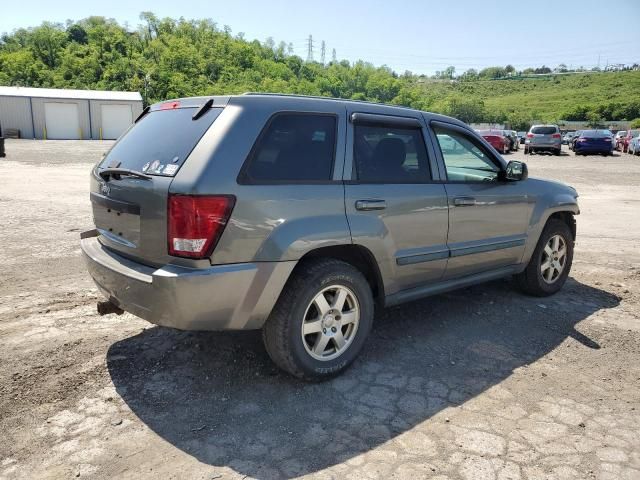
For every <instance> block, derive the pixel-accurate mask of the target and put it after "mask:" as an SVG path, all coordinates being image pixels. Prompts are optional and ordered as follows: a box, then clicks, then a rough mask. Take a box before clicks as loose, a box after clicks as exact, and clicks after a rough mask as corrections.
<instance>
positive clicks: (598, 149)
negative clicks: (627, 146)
mask: <svg viewBox="0 0 640 480" xmlns="http://www.w3.org/2000/svg"><path fill="white" fill-rule="evenodd" d="M573 151H574V152H580V153H583V152H589V153H610V152H612V151H613V145H582V144H579V143H576V144H575V145H574V146H573Z"/></svg>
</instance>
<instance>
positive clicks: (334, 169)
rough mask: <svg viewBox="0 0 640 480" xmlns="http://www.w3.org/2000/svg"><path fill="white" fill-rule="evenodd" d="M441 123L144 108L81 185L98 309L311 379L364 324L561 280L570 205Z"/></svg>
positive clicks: (357, 346) (351, 112)
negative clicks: (227, 336)
mask: <svg viewBox="0 0 640 480" xmlns="http://www.w3.org/2000/svg"><path fill="white" fill-rule="evenodd" d="M527 177H528V175H527V168H526V165H525V164H523V163H521V162H517V161H511V162H509V163H507V162H505V161H504V160H503V158H502V157H501V156H500V154H499V153H498V152H497V151H496V150H494V149H493V148H492V147H491V145H489V144H488V143H487V142H486V141H484V140H483V138H482V137H480V136H478V135H477V134H476V133H475V132H474V131H473V130H472V129H471V128H469V127H468V126H467V125H465V124H464V123H462V122H460V121H458V120H455V119H453V118H449V117H445V116H442V115H436V114H432V113H426V112H421V111H416V110H412V109H408V108H402V107H395V106H386V105H377V104H371V103H365V102H355V101H343V100H336V99H326V98H313V97H299V96H287V95H268V94H246V95H239V96H231V97H218V96H216V97H207V98H186V99H180V100H172V101H169V102H164V103H160V104H156V105H152V106H151V107H148V108H147V109H145V110H144V112H143V113H142V114H141V116H140V118H138V119H137V120H136V122H135V124H134V125H133V127H132V128H131V129H130V130H128V131H127V132H126V133H125V134H124V135H123V136H122V137H121V138H120V139H119V140H118V142H116V143H115V144H114V146H113V147H112V148H111V150H110V151H109V152H108V153H107V155H106V156H105V158H104V159H103V160H102V161H101V162H100V163H99V164H98V165H96V166H95V168H94V169H93V171H92V172H91V189H90V190H91V193H90V199H91V204H92V207H93V217H94V222H95V229H94V230H91V231H88V232H84V233H83V234H82V235H81V246H82V251H83V253H84V257H85V259H86V262H87V266H88V270H89V273H90V274H91V276H92V277H93V279H94V281H95V283H96V284H97V286H98V287H99V289H100V291H101V292H102V293H103V294H104V296H105V297H106V301H104V302H100V303H99V306H98V307H99V308H98V309H99V312H100V313H110V312H111V313H122V311H123V310H126V311H128V312H131V313H133V314H134V315H137V316H139V317H141V318H144V319H146V320H148V321H150V322H152V323H155V324H158V325H163V326H167V327H173V328H178V329H188V330H238V329H262V331H263V337H264V343H265V346H266V349H267V351H268V353H269V355H270V356H271V358H272V359H273V360H274V362H275V363H276V364H277V365H278V366H280V367H281V368H282V369H284V370H286V371H288V372H290V373H291V374H293V375H295V376H297V377H300V378H305V379H311V380H318V379H323V378H327V377H330V376H332V375H335V374H337V373H338V372H340V371H341V370H343V369H344V368H345V367H347V366H348V365H349V364H350V363H351V362H352V361H353V360H354V359H355V357H356V356H357V354H358V353H359V351H360V350H361V349H362V347H363V344H364V342H365V340H366V337H367V335H368V333H369V331H370V329H371V326H372V322H373V317H374V308H382V307H385V306H391V305H397V304H400V303H403V302H407V301H411V300H415V299H418V298H422V297H425V296H427V295H433V294H437V293H441V292H445V291H447V290H452V289H455V288H460V287H465V286H468V285H472V284H475V283H479V282H485V281H488V280H492V279H497V278H501V277H505V276H510V275H513V276H515V279H516V281H517V284H518V285H520V287H521V288H522V289H523V290H524V291H525V292H528V293H530V294H533V295H539V296H544V295H550V294H553V293H555V292H557V291H558V290H560V288H561V287H562V285H563V284H564V283H565V280H566V279H567V276H568V274H569V270H570V268H571V262H572V257H573V245H574V239H575V234H576V224H575V221H574V216H575V215H576V214H578V213H579V210H578V205H577V202H576V199H577V197H578V195H577V193H576V191H575V190H574V189H573V188H571V187H568V186H566V185H563V184H560V183H556V182H550V181H544V180H539V179H534V178H527Z"/></svg>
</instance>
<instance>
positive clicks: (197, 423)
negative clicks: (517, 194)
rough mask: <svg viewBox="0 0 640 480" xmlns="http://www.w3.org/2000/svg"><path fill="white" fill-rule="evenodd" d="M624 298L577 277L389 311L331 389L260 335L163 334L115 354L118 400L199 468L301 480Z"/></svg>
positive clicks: (483, 382)
mask: <svg viewBox="0 0 640 480" xmlns="http://www.w3.org/2000/svg"><path fill="white" fill-rule="evenodd" d="M618 303H619V298H618V297H616V296H614V295H612V294H610V293H608V292H605V291H603V290H600V289H597V288H593V287H591V286H587V285H585V284H582V283H579V282H577V281H575V280H572V279H569V281H568V282H567V284H566V286H565V288H564V289H563V291H562V292H561V293H559V294H557V295H556V296H554V297H551V298H546V299H540V298H531V297H526V296H524V295H522V294H520V293H518V292H516V291H515V289H514V288H513V287H512V285H511V282H510V281H507V280H501V281H496V282H491V283H489V284H486V285H480V286H475V287H471V288H467V289H464V290H460V291H456V292H452V293H449V294H445V295H440V296H437V297H432V298H429V299H425V300H421V301H417V302H413V303H411V304H408V305H404V306H400V307H395V308H391V309H387V310H384V311H381V312H379V313H378V314H377V315H376V320H375V326H374V329H373V331H372V333H371V336H370V338H369V340H368V342H367V344H366V346H365V349H364V350H363V352H362V354H361V356H360V358H359V359H358V360H357V361H356V362H355V363H354V365H353V366H352V367H351V368H350V369H349V370H347V371H346V372H345V373H344V374H343V375H342V376H340V377H338V378H336V379H333V380H331V381H328V382H324V383H321V384H309V383H304V382H301V381H298V380H296V379H294V378H291V377H290V376H288V375H286V374H283V373H281V372H279V371H278V370H277V369H276V368H275V367H274V366H273V365H272V363H271V362H270V360H269V358H268V357H267V354H266V352H265V350H264V348H263V346H262V343H261V337H260V334H259V332H227V333H208V332H207V333H203V332H181V331H176V330H171V329H167V328H159V327H153V328H150V329H148V330H145V331H144V332H142V333H140V334H139V335H136V336H134V337H130V338H126V339H124V340H121V341H119V342H117V343H115V344H113V345H112V346H111V347H110V349H109V352H108V357H107V365H108V369H109V372H110V375H111V378H112V380H113V383H114V384H115V388H116V390H117V392H118V394H119V395H120V396H121V397H122V399H123V400H124V401H125V402H126V403H127V404H128V406H129V407H130V408H131V410H132V411H133V412H134V413H135V414H136V415H137V416H138V417H139V418H140V420H141V421H142V422H144V423H145V424H146V425H147V426H148V427H149V428H151V429H152V430H153V431H154V432H155V433H157V434H158V435H159V436H160V437H162V438H163V439H164V440H166V441H167V442H170V443H171V444H172V445H174V446H175V447H177V448H179V449H181V450H183V451H184V452H186V453H188V454H189V455H192V456H194V457H195V458H197V459H198V460H199V461H201V462H204V463H206V464H210V465H214V466H228V467H230V468H232V469H233V470H235V471H237V472H238V473H240V474H243V475H248V476H251V477H257V478H289V477H294V476H298V475H303V474H307V473H312V472H316V471H318V470H321V469H324V468H328V467H331V466H333V465H336V464H338V463H341V462H344V461H346V460H349V459H350V458H352V457H354V456H357V455H359V454H361V453H364V452H367V451H369V450H371V449H373V448H375V447H377V446H379V445H381V444H383V443H385V442H388V441H390V440H393V439H394V438H395V437H397V436H398V435H400V434H402V433H404V432H407V431H409V430H411V429H412V427H414V426H415V425H417V424H419V423H421V422H423V421H425V420H427V419H429V418H430V417H431V416H433V415H435V414H436V413H438V412H439V411H441V410H442V409H444V408H446V407H449V406H455V405H460V404H462V403H464V402H466V401H468V400H470V399H472V398H473V397H475V396H477V395H479V394H481V393H482V392H483V391H485V390H486V389H487V388H490V387H492V386H494V385H496V384H498V383H500V382H502V381H503V380H504V379H506V378H507V377H509V376H510V375H511V373H512V372H513V370H514V369H516V368H518V367H520V366H523V365H526V364H530V363H532V362H535V361H536V360H537V359H539V358H541V357H542V356H544V355H545V354H547V353H548V352H550V351H551V350H553V349H554V348H556V347H557V346H558V345H559V344H560V343H561V342H563V341H564V340H565V339H567V338H568V337H573V338H574V339H576V340H577V341H578V342H580V343H581V344H582V345H584V348H600V347H599V345H598V344H597V343H596V342H595V341H594V340H592V339H590V338H587V337H585V336H584V335H582V334H580V333H579V332H578V331H576V329H575V326H576V324H577V323H578V322H580V321H581V320H583V319H585V318H586V317H588V316H589V315H591V314H593V313H594V312H596V311H598V310H601V309H607V308H612V307H615V306H616V305H618Z"/></svg>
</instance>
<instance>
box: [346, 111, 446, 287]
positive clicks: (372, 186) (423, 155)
mask: <svg viewBox="0 0 640 480" xmlns="http://www.w3.org/2000/svg"><path fill="white" fill-rule="evenodd" d="M348 113H349V115H350V119H351V122H350V124H349V127H348V128H349V130H348V134H347V151H346V155H345V158H346V162H345V165H347V166H351V167H352V168H350V169H349V171H348V173H347V174H346V175H345V179H346V181H345V207H346V213H347V219H348V221H349V226H350V228H351V236H352V239H353V242H354V243H355V244H359V245H362V246H364V247H366V248H368V249H369V250H370V251H371V252H372V253H373V254H374V256H375V257H376V259H377V261H378V266H379V268H380V271H381V273H382V276H383V279H384V281H385V293H386V294H387V295H389V294H393V293H396V292H398V291H400V290H405V289H408V288H411V287H415V286H418V285H420V284H423V283H426V282H434V281H438V280H439V279H440V278H441V277H442V275H443V273H444V270H445V268H446V263H447V257H448V250H447V245H446V243H447V228H448V211H447V210H448V208H447V196H446V192H445V187H444V185H443V184H442V183H436V182H435V181H434V176H437V164H436V161H435V159H434V158H432V157H433V155H429V154H428V153H427V152H428V148H427V145H425V133H426V128H425V127H426V125H425V124H424V120H423V119H422V118H421V117H420V116H419V114H416V115H415V116H414V117H413V118H411V117H392V116H388V115H374V114H368V113H363V112H361V111H358V112H352V111H350V112H348ZM411 113H412V112H410V113H408V115H410V114H411Z"/></svg>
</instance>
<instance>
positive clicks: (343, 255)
mask: <svg viewBox="0 0 640 480" xmlns="http://www.w3.org/2000/svg"><path fill="white" fill-rule="evenodd" d="M315 258H335V259H336V260H341V261H343V262H345V263H348V264H350V265H352V266H353V267H355V268H356V269H358V270H359V271H360V272H361V273H362V274H363V275H364V277H365V278H366V280H367V282H368V283H369V286H370V287H371V293H372V294H373V298H374V300H375V301H376V303H377V304H378V305H383V304H384V298H385V293H384V292H385V290H384V281H383V279H382V274H381V273H380V268H379V267H378V262H376V259H375V256H374V255H373V253H371V251H370V250H369V249H368V248H366V247H364V246H362V245H358V244H343V245H332V246H327V247H320V248H316V249H314V250H311V251H309V252H307V253H306V254H305V255H304V256H302V258H300V260H298V264H297V265H296V268H294V271H295V270H296V269H297V268H300V266H301V265H303V264H304V263H305V262H306V261H308V260H310V259H315ZM292 274H293V272H292Z"/></svg>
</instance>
